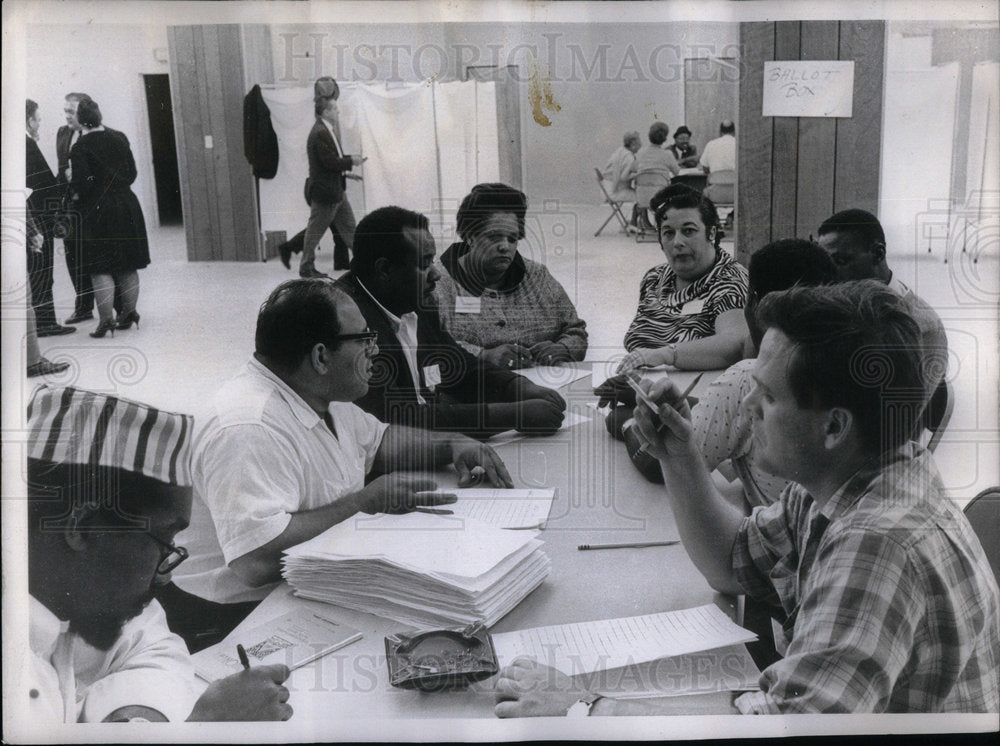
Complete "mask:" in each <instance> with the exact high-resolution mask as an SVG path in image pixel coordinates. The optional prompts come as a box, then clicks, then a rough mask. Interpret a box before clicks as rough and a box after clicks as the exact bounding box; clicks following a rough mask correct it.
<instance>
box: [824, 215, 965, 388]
mask: <svg viewBox="0 0 1000 746" xmlns="http://www.w3.org/2000/svg"><path fill="white" fill-rule="evenodd" d="M817 243H818V244H819V245H820V246H821V247H822V248H823V249H824V250H825V251H826V252H827V253H828V254H829V255H830V258H831V259H832V260H833V263H834V264H835V265H836V266H837V276H838V277H839V278H840V280H842V281H845V282H846V281H848V280H866V279H875V280H878V281H879V282H883V283H885V284H886V285H888V286H889V289H890V290H893V291H895V292H896V293H898V294H899V295H901V296H903V297H904V298H906V299H907V300H909V301H910V303H912V304H913V308H914V318H915V319H916V320H917V324H918V325H919V326H920V337H921V339H922V340H923V347H924V365H925V366H927V371H928V375H927V376H926V377H925V379H924V382H925V383H926V385H927V387H928V388H927V391H928V394H932V393H933V392H934V389H936V388H937V386H938V384H939V383H941V380H942V379H943V378H944V376H945V373H946V372H947V370H948V339H947V336H946V335H945V331H944V325H943V324H942V323H941V319H940V318H939V317H938V315H937V313H936V312H935V311H934V309H933V308H931V307H930V306H929V305H928V304H927V303H925V302H924V301H923V300H921V299H920V297H919V296H917V294H916V293H914V292H913V291H912V290H910V288H908V287H907V286H906V285H904V284H903V283H902V282H900V280H899V279H898V278H897V277H895V276H894V275H893V273H892V270H890V269H889V265H888V264H887V263H886V259H885V253H886V247H885V232H884V231H883V230H882V224H881V223H879V221H878V218H876V217H875V216H874V215H872V214H871V213H870V212H866V211H865V210H858V209H856V208H855V209H850V210H842V211H841V212H838V213H836V214H835V215H832V216H830V217H829V218H827V219H826V220H824V221H823V224H822V225H821V226H820V227H819V238H818V239H817Z"/></svg>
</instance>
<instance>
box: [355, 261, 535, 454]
mask: <svg viewBox="0 0 1000 746" xmlns="http://www.w3.org/2000/svg"><path fill="white" fill-rule="evenodd" d="M336 286H337V287H338V288H340V289H341V290H343V291H344V292H346V293H347V294H348V295H350V296H351V298H353V299H354V302H355V303H357V304H358V308H359V309H360V310H361V315H362V316H364V317H365V321H367V322H368V328H369V329H371V330H372V331H374V332H377V333H378V348H379V352H378V355H376V357H375V361H374V368H373V372H372V377H371V380H370V381H369V382H368V393H367V394H366V395H365V396H364V397H362V398H361V399H358V400H356V401H355V402H354V403H355V404H357V405H358V406H359V407H361V408H362V409H364V410H365V411H366V412H370V413H371V414H373V415H375V416H376V417H378V418H379V419H380V420H382V421H383V422H389V423H394V424H399V425H408V426H410V427H421V428H426V429H431V430H451V431H458V432H462V433H465V434H466V435H471V436H472V437H479V438H482V437H489V436H490V435H492V434H494V433H497V432H500V431H501V430H505V429H508V428H504V427H496V426H493V427H491V426H490V422H489V413H488V411H487V408H486V405H487V404H488V403H497V402H508V401H516V400H517V389H518V386H517V385H516V383H515V382H517V381H523V380H525V379H524V378H523V376H519V375H517V374H516V373H513V372H510V371H506V370H500V369H499V368H496V367H494V366H492V365H489V364H488V363H483V362H482V361H480V360H479V359H478V358H476V357H474V356H473V355H470V354H469V353H468V352H466V351H465V350H464V349H463V348H462V347H461V346H459V344H458V343H457V342H455V340H454V339H453V338H452V336H451V335H450V334H448V332H446V331H445V330H444V329H443V328H442V327H441V320H440V318H439V316H438V313H437V309H426V310H421V311H418V312H417V369H418V371H419V376H420V384H421V388H420V394H421V396H423V397H424V399H425V401H426V402H427V403H426V404H424V405H421V404H418V402H417V393H416V389H415V388H414V386H413V378H412V377H411V375H410V368H409V365H408V364H407V362H406V356H405V355H404V354H403V347H402V345H401V344H400V343H399V340H398V339H397V338H396V333H395V331H394V330H393V328H392V326H391V324H390V323H389V320H388V319H387V318H386V316H385V314H384V313H383V312H382V310H381V309H380V308H379V307H378V305H377V304H376V303H375V301H374V300H372V298H371V296H369V295H368V293H367V292H366V291H365V289H364V288H363V287H361V285H360V284H358V280H357V278H356V277H355V276H354V273H353V272H348V273H347V274H345V275H344V276H343V277H341V278H340V279H339V280H337V282H336ZM433 365H437V366H438V369H439V370H440V373H441V383H439V384H437V386H436V387H435V390H434V391H433V392H432V391H431V390H430V389H429V388H428V387H427V385H426V378H425V368H427V367H428V366H433Z"/></svg>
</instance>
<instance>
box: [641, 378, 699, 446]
mask: <svg viewBox="0 0 1000 746" xmlns="http://www.w3.org/2000/svg"><path fill="white" fill-rule="evenodd" d="M700 379H701V376H700V375H699V376H698V377H697V378H695V379H694V380H693V381H692V382H691V384H690V385H689V386H688V387H687V390H685V391H681V389H680V388H679V387H678V386H677V384H676V383H674V382H673V381H671V380H670V378H662V379H660V380H658V381H654V382H653V383H652V384H643V383H642V382H640V381H636V380H634V379H631V378H630V379H629V380H630V385H632V386H633V387H634V388H635V389H636V399H637V401H636V407H635V414H634V416H635V421H636V426H637V428H638V431H639V437H640V438H641V439H642V440H643V442H644V450H645V451H646V452H647V453H649V455H651V456H653V457H654V458H657V459H661V460H662V459H665V458H672V457H675V456H682V455H688V454H689V452H690V449H691V448H692V443H691V434H692V429H691V405H690V403H689V402H688V399H687V397H688V395H689V394H690V393H691V391H693V390H694V387H695V386H696V385H697V384H698V381H699V380H700Z"/></svg>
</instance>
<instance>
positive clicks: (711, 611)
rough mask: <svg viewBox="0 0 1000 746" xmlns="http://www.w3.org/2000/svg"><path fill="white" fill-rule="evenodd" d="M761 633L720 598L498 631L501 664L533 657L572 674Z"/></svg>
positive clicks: (708, 647)
mask: <svg viewBox="0 0 1000 746" xmlns="http://www.w3.org/2000/svg"><path fill="white" fill-rule="evenodd" d="M755 639H757V636H756V635H755V634H754V633H753V632H750V631H749V630H746V629H743V628H742V627H740V626H738V625H736V624H734V623H733V622H732V621H731V620H730V619H729V617H727V616H726V615H725V614H724V613H723V612H722V610H720V609H719V607H718V606H716V605H715V604H706V605H705V606H698V607H695V608H693V609H683V610H681V611H669V612H665V613H662V614H647V615H645V616H634V617H623V618H621V619H604V620H600V621H595V622H577V623H575V624H560V625H554V626H551V627H535V628H533V629H524V630H520V631H517V632H505V633H502V634H495V635H493V645H494V647H495V648H496V652H497V657H498V658H499V659H500V665H502V666H503V665H507V664H509V663H510V662H511V661H513V660H514V659H515V658H517V657H519V656H525V657H528V658H534V659H535V660H537V661H539V662H540V663H544V664H546V665H549V666H553V667H555V668H557V669H559V670H560V671H562V672H563V673H565V674H567V675H570V676H573V675H576V674H582V673H592V672H594V671H602V670H605V669H609V668H618V667H620V666H626V665H631V664H635V663H645V662H647V661H652V660H657V659H658V658H668V657H670V656H674V655H683V654H685V653H695V652H698V651H701V650H711V649H713V648H719V647H723V646H725V645H735V644H738V643H743V642H749V641H751V640H755Z"/></svg>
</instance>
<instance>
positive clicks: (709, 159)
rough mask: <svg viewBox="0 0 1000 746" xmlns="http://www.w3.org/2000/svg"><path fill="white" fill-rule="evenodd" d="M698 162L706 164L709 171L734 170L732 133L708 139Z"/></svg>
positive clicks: (734, 156)
mask: <svg viewBox="0 0 1000 746" xmlns="http://www.w3.org/2000/svg"><path fill="white" fill-rule="evenodd" d="M698 163H700V164H701V165H702V166H706V167H707V168H708V170H709V171H735V170H736V138H735V137H734V136H733V135H723V136H722V137H717V138H715V139H714V140H709V141H708V144H707V145H706V146H705V150H704V152H703V153H702V154H701V158H700V159H699V161H698Z"/></svg>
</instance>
